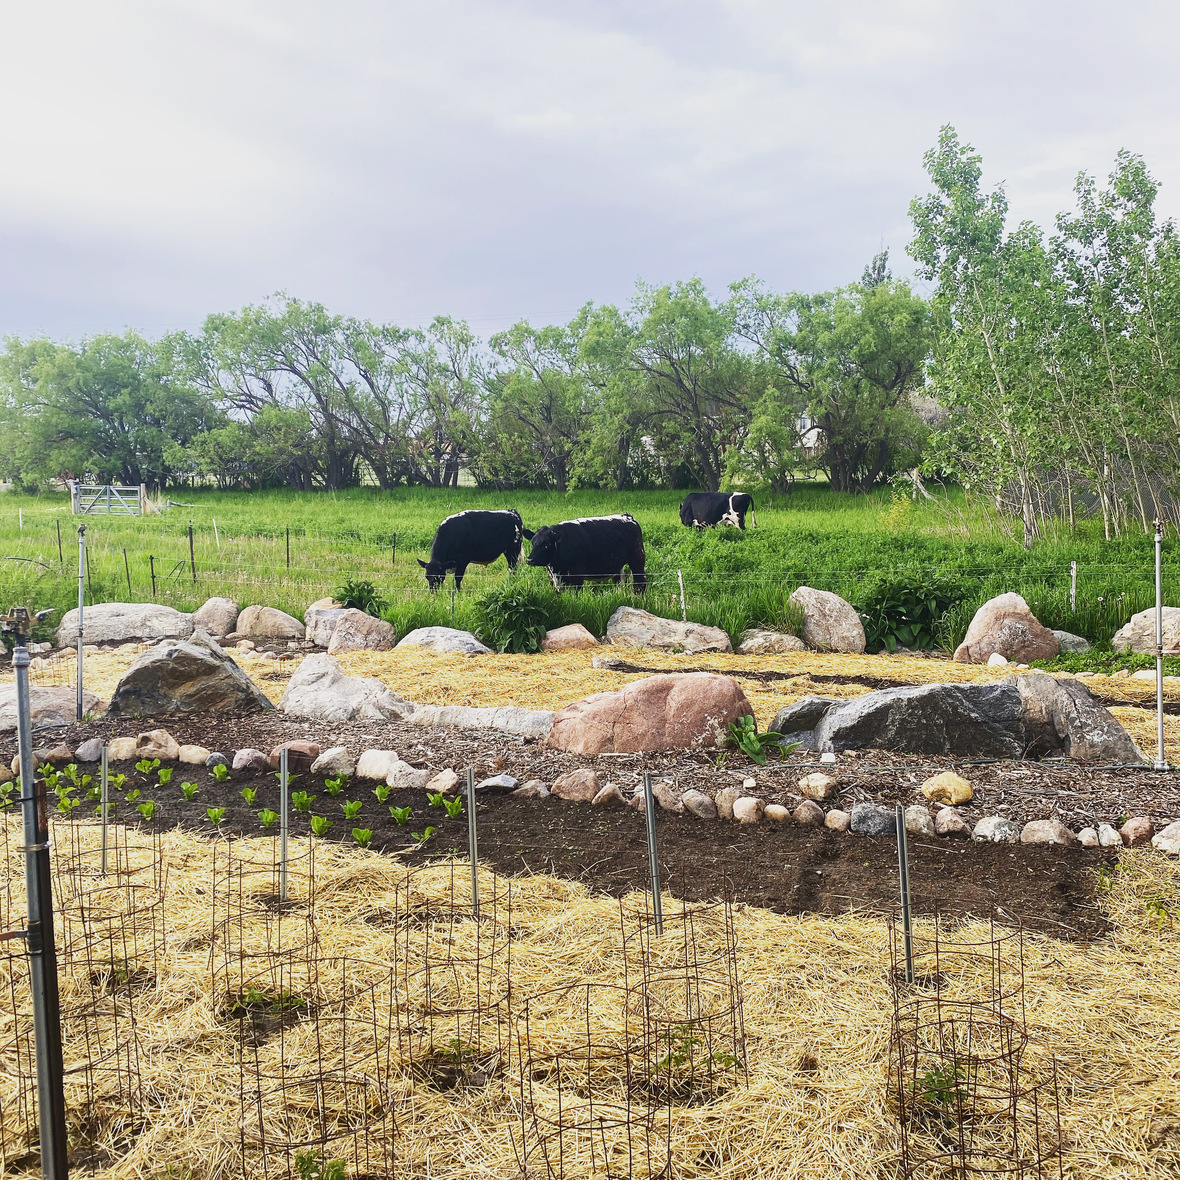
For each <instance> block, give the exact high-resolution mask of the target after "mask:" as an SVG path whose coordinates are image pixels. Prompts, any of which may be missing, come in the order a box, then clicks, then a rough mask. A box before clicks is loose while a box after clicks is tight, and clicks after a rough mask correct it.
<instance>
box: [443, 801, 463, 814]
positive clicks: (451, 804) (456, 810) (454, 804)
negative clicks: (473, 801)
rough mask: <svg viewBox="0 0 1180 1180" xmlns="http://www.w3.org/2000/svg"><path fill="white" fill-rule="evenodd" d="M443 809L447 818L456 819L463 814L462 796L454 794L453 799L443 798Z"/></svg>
mask: <svg viewBox="0 0 1180 1180" xmlns="http://www.w3.org/2000/svg"><path fill="white" fill-rule="evenodd" d="M443 810H444V811H445V812H446V813H447V817H448V818H449V819H458V817H459V816H461V815H462V814H463V796H462V795H456V796H455V797H454V798H453V799H444V800H443Z"/></svg>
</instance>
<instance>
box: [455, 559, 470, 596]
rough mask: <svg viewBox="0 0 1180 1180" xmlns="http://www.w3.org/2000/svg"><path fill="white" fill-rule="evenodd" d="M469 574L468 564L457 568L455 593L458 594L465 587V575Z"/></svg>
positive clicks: (465, 563)
mask: <svg viewBox="0 0 1180 1180" xmlns="http://www.w3.org/2000/svg"><path fill="white" fill-rule="evenodd" d="M465 573H467V562H464V563H463V564H462V565H457V566H455V593H456V594H458V593H459V591H460V590H461V589H462V587H463V575H464V574H465Z"/></svg>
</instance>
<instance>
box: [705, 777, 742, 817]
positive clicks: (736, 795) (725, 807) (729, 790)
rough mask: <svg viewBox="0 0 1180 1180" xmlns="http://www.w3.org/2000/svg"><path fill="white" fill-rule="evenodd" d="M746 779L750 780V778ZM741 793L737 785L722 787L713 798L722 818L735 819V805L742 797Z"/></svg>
mask: <svg viewBox="0 0 1180 1180" xmlns="http://www.w3.org/2000/svg"><path fill="white" fill-rule="evenodd" d="M746 781H747V782H749V779H747V780H746ZM741 795H742V793H741V791H739V790H738V789H737V787H722V788H721V790H720V791H718V792H717V794H716V795H715V796H714V798H713V802H714V804H715V805H716V807H717V814H718V815H719V816H720V817H721V818H722V819H733V805H734V802H735V801H736V800H737V799H740V798H741Z"/></svg>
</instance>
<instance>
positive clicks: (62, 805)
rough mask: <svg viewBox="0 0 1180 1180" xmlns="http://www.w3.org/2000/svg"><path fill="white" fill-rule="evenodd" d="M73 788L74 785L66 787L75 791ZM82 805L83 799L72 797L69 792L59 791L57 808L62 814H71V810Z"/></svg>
mask: <svg viewBox="0 0 1180 1180" xmlns="http://www.w3.org/2000/svg"><path fill="white" fill-rule="evenodd" d="M73 789H74V788H73V787H67V788H66V790H67V791H73ZM81 806H82V800H81V799H72V798H71V797H70V796H69V795H68V794H65V793H64V792H62V791H60V790H59V791H58V793H57V809H58V811H59V812H61V814H62V815H69V814H70V813H71V812H73V810H74V808H75V807H81Z"/></svg>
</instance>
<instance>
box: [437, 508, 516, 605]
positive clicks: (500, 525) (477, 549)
mask: <svg viewBox="0 0 1180 1180" xmlns="http://www.w3.org/2000/svg"><path fill="white" fill-rule="evenodd" d="M524 535H525V533H524V524H523V522H522V521H521V519H520V513H519V512H517V511H516V509H514V508H513V509H509V510H507V511H496V512H488V511H483V510H480V509H472V510H470V511H468V512H456V513H455V515H454V516H448V517H447V518H446V520H444V521H443V522H442V524H440V525H439V526H438V530H437V531H436V532H435V534H434V541H433V543H432V544H431V546H430V560H429V561H423V560H422V559H421V558H418V564H419V565H420V566H421V567H422V568H423V569H424V570H425V571H426V584H427V585H428V586H429V587H430V589H431V590H437V589H438V588H439V587H440V586H441V585H442V584H443V582H445V581H446V577H447V571H448V570H454V572H455V589H456V590H458V589H459V588H460V587H461V586H462V585H463V575H464V574H465V573H466V572H467V567H468V566H469V565H491V564H492V562H493V561H495V560H496V559H497V558H498V557H499V556H500V555H501V554H503V555H504V556H505V557H506V558H507V559H508V568H509V569H511V570H514V569H516V563H517V562H518V561H520V552H521V548H522V544H521V542H522V539H523V538H524Z"/></svg>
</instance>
